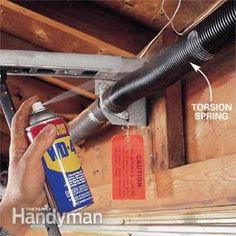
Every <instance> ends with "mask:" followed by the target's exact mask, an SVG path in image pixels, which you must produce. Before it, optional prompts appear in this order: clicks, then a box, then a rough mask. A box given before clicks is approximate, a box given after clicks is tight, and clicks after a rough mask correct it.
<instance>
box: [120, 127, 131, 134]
mask: <svg viewBox="0 0 236 236" xmlns="http://www.w3.org/2000/svg"><path fill="white" fill-rule="evenodd" d="M121 129H122V130H123V131H124V132H125V135H126V136H127V137H129V135H130V132H129V125H123V126H122V127H121Z"/></svg>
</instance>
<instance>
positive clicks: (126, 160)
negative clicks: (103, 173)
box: [112, 135, 145, 200]
mask: <svg viewBox="0 0 236 236" xmlns="http://www.w3.org/2000/svg"><path fill="white" fill-rule="evenodd" d="M144 176H145V175H144V142H143V138H142V136H140V135H129V136H126V135H116V136H114V137H113V138H112V193H113V199H117V200H118V199H145V178H144Z"/></svg>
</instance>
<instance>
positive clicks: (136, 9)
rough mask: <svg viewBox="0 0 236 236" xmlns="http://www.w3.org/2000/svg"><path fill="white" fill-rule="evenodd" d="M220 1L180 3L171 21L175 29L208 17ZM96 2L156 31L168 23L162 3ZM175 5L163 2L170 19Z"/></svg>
mask: <svg viewBox="0 0 236 236" xmlns="http://www.w3.org/2000/svg"><path fill="white" fill-rule="evenodd" d="M222 1H225V0H208V1H206V0H193V1H183V2H181V5H180V8H179V11H178V14H177V15H176V17H175V18H174V21H173V23H174V25H175V28H177V30H179V31H182V30H183V29H185V28H186V27H188V26H189V25H191V24H193V23H194V22H195V21H196V20H197V19H198V18H199V16H202V15H208V14H209V9H210V8H211V7H212V6H213V5H216V6H219V5H220V4H221V2H222ZM96 2H97V3H98V4H101V5H103V6H105V7H107V8H110V9H113V10H114V11H118V12H120V13H121V14H124V15H127V16H129V17H130V18H132V19H134V20H137V21H139V22H142V23H143V24H145V25H147V26H149V27H152V28H154V29H157V30H160V29H161V28H163V27H164V26H165V25H166V23H167V22H168V20H167V19H166V17H165V15H164V14H163V11H162V9H161V4H162V1H137V0H133V1H124V0H122V1H110V0H103V1H99V0H96ZM177 5H178V0H172V1H165V4H164V9H165V11H166V12H167V14H168V15H169V16H170V17H171V16H172V15H173V13H174V11H175V9H176V7H177ZM186 12H188V14H186ZM207 13H208V14H207ZM168 29H171V26H168Z"/></svg>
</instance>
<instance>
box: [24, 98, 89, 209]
mask: <svg viewBox="0 0 236 236" xmlns="http://www.w3.org/2000/svg"><path fill="white" fill-rule="evenodd" d="M32 110H33V111H32V114H31V116H30V120H29V125H30V126H29V127H28V128H27V129H26V132H27V137H28V138H29V140H30V141H31V142H32V141H33V139H34V138H35V137H36V136H37V135H38V133H39V132H40V131H41V130H42V129H43V128H44V127H45V126H46V125H47V124H53V125H55V127H56V130H57V137H56V139H55V141H54V143H53V145H52V146H51V147H50V148H49V149H48V150H47V151H46V152H45V153H44V154H43V157H42V162H43V167H44V172H45V187H46V190H47V191H46V192H47V195H48V196H47V197H48V199H49V202H50V204H51V205H52V207H55V208H56V209H57V211H58V212H59V213H64V212H72V211H76V210H78V209H81V208H84V207H87V206H89V205H90V204H92V203H93V197H92V195H91V192H90V189H89V186H88V183H87V181H86V179H85V176H84V172H83V170H82V168H81V161H80V159H79V157H78V156H77V155H76V152H75V148H74V145H73V143H72V140H71V138H70V135H69V131H68V126H67V124H66V123H65V122H64V120H63V118H62V117H59V116H57V115H56V114H55V113H53V112H52V111H50V110H48V109H47V108H46V107H45V106H43V104H42V103H41V102H36V103H34V104H33V106H32Z"/></svg>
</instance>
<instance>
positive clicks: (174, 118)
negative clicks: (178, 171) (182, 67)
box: [150, 81, 186, 171]
mask: <svg viewBox="0 0 236 236" xmlns="http://www.w3.org/2000/svg"><path fill="white" fill-rule="evenodd" d="M152 109H153V110H152V113H151V124H150V129H151V132H152V158H153V162H154V169H153V171H159V170H167V169H170V168H174V167H177V166H181V165H184V164H185V162H186V161H185V148H184V130H183V117H182V112H183V109H182V95H181V82H180V81H178V82H176V83H175V84H173V85H171V86H170V87H168V88H167V90H166V92H165V93H162V95H158V96H156V97H154V98H153V99H152Z"/></svg>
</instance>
